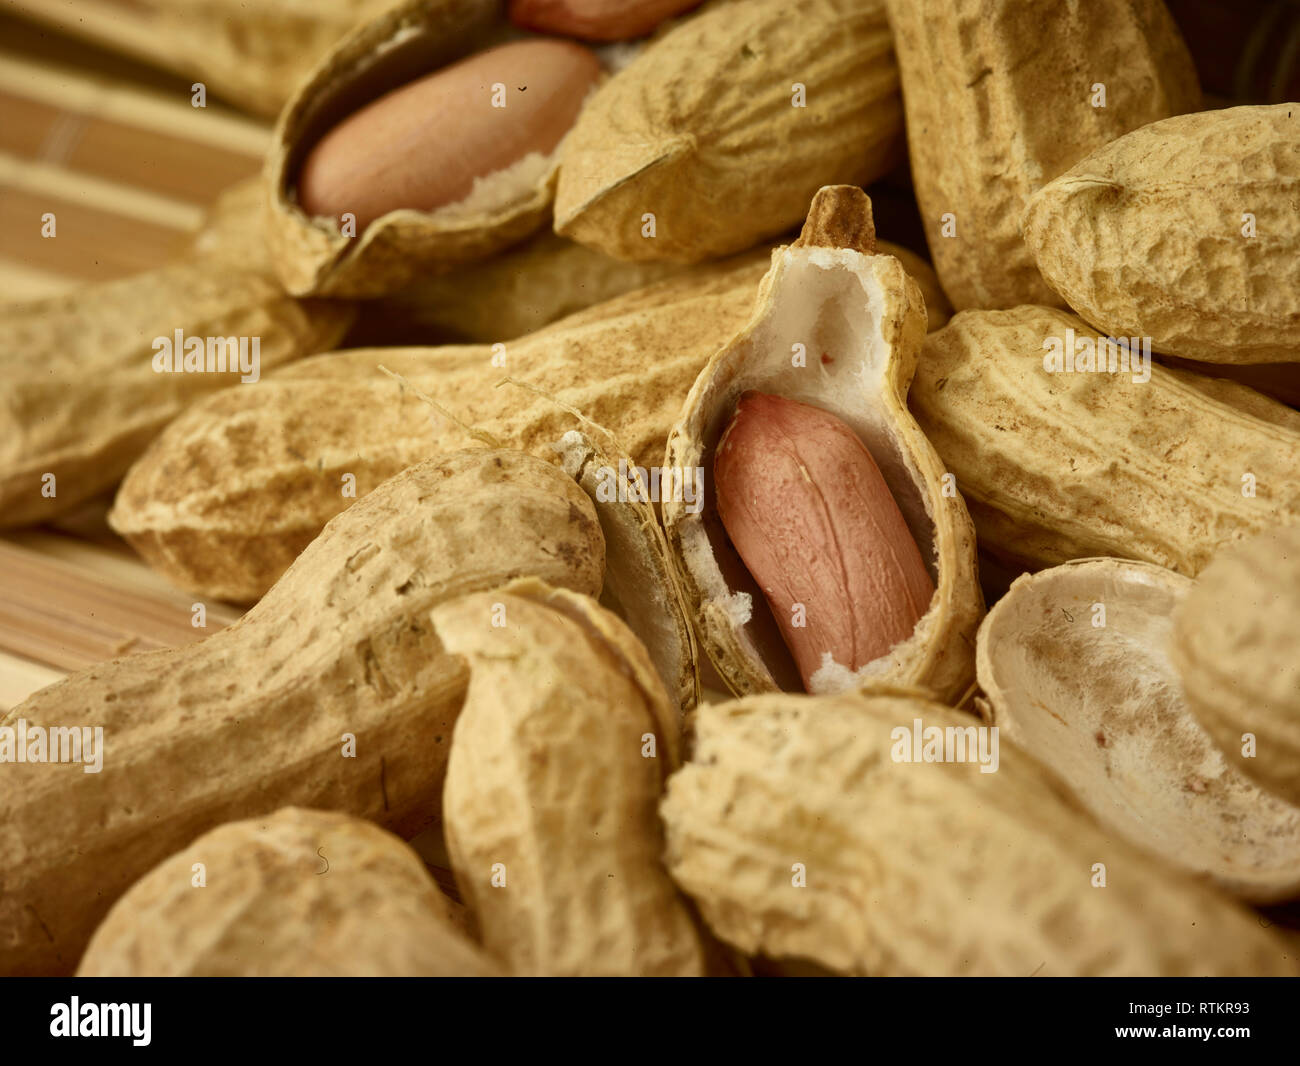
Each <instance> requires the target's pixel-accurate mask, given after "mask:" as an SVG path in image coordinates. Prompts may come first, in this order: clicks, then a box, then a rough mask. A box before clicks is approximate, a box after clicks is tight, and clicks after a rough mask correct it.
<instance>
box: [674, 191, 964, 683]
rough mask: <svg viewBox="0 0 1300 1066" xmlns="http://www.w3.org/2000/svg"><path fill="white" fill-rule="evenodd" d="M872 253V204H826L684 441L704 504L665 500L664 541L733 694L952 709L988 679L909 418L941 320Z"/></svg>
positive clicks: (826, 198)
mask: <svg viewBox="0 0 1300 1066" xmlns="http://www.w3.org/2000/svg"><path fill="white" fill-rule="evenodd" d="M874 248H875V232H874V225H873V223H872V218H871V203H870V201H869V200H868V199H867V197H866V195H865V194H864V193H863V192H862V190H861V189H857V188H854V187H852V186H830V187H827V188H824V189H822V190H821V191H820V192H819V193H818V194H817V196H816V197H815V198H814V200H813V204H812V208H811V211H810V212H809V215H808V221H807V222H806V223H805V225H804V229H803V234H802V236H801V237H800V238H799V240H798V241H796V242H795V243H794V244H793V245H791V246H789V247H786V248H781V249H778V250H777V251H776V252H775V253H773V258H772V267H771V269H770V270H769V272H768V274H767V275H766V276H765V278H764V279H763V282H762V284H761V286H760V288H759V296H758V303H757V307H756V310H755V312H754V315H753V317H752V319H751V320H750V322H749V324H748V325H746V326H745V327H744V328H743V329H742V330H741V332H740V333H739V334H737V335H736V337H735V338H733V339H732V341H731V342H730V343H728V344H727V345H726V346H725V347H724V348H723V349H722V350H721V351H720V352H718V354H717V355H715V356H714V357H713V359H712V360H711V361H710V362H709V364H708V366H706V367H705V369H704V370H703V371H702V372H701V374H700V377H699V378H698V379H697V380H696V382H695V385H694V387H693V388H692V390H691V393H690V395H689V397H688V398H687V400H686V404H685V406H684V408H683V411H682V415H681V418H680V420H679V421H678V423H677V425H676V426H675V427H674V428H673V431H672V434H671V435H670V437H669V440H668V449H667V457H666V460H665V464H664V465H665V469H666V470H669V471H681V472H682V477H683V478H684V479H685V477H686V476H687V474H688V473H694V474H695V475H696V476H699V477H702V480H703V483H704V485H705V490H704V493H703V496H702V498H701V500H700V501H699V503H698V504H697V505H692V504H690V503H688V502H686V501H683V500H673V499H665V500H664V501H663V516H664V526H665V529H666V531H667V533H668V539H669V543H670V545H671V546H672V548H673V550H674V552H675V553H676V556H677V561H678V564H679V568H680V570H681V572H682V577H683V581H684V583H685V587H686V593H687V596H688V599H689V600H690V602H691V605H692V609H693V610H694V612H695V621H696V628H697V633H698V635H699V637H700V640H701V642H702V643H703V645H704V647H705V649H706V650H707V652H708V654H709V656H710V658H711V659H712V660H713V663H714V665H715V666H716V667H717V670H718V673H719V674H720V675H721V676H722V678H723V680H724V681H725V682H726V683H727V685H728V686H729V687H730V688H731V689H732V691H734V692H736V693H741V694H743V693H749V692H763V691H773V690H780V689H784V690H787V691H801V690H803V689H807V690H809V691H812V692H835V691H842V690H844V689H848V688H852V687H855V686H856V685H858V684H860V683H862V682H864V681H866V680H868V679H875V680H881V681H888V682H892V683H895V684H904V685H911V686H917V687H922V688H924V689H926V690H928V691H930V692H932V693H934V694H935V695H936V696H938V697H940V698H941V699H945V700H953V699H957V698H958V697H960V696H961V695H962V693H963V692H965V691H966V690H967V688H968V686H969V685H970V684H971V683H972V681H973V677H974V637H975V629H976V627H977V626H978V624H979V619H980V617H981V616H982V614H983V599H982V595H981V592H980V589H979V586H978V584H977V581H976V573H975V536H974V530H973V528H972V525H971V520H970V517H969V515H968V514H967V512H966V506H965V504H964V503H963V501H962V499H961V497H960V495H958V493H957V490H956V488H955V483H954V481H953V479H952V478H951V477H946V476H945V471H944V468H943V464H942V462H941V461H940V459H939V457H938V455H937V454H936V453H935V451H934V449H933V448H932V447H931V446H930V443H929V442H928V441H927V440H926V438H925V436H924V435H923V434H922V433H921V431H920V429H919V428H918V427H917V425H916V422H915V421H914V420H913V419H912V416H911V414H910V413H909V412H908V410H907V389H908V385H909V383H910V382H911V378H912V374H913V371H914V369H915V366H916V353H917V350H918V349H919V347H920V344H921V340H922V338H923V337H924V335H925V330H926V312H925V307H924V304H923V301H922V298H921V293H920V290H919V289H918V287H917V285H916V283H915V282H914V281H913V280H912V279H911V278H910V277H909V276H908V275H907V273H906V271H905V270H904V268H903V266H902V265H901V264H900V263H899V261H898V260H897V259H895V258H893V257H892V256H886V255H874V254H873V251H874ZM746 394H748V396H747V395H746ZM755 397H756V398H755ZM800 425H806V426H808V427H809V428H808V432H807V439H801V438H802V437H804V436H805V435H804V434H803V433H802V432H801V431H800V430H799V428H798V427H799V426H800ZM729 430H730V431H731V435H730V436H729V437H728V438H727V440H725V441H724V434H726V433H728V431H729ZM814 437H815V438H816V439H814ZM854 437H856V440H854V439H853V438H854ZM846 438H847V439H846ZM720 444H722V445H724V446H723V447H720ZM823 445H825V446H823ZM832 445H833V448H832V447H831V446H832ZM801 447H802V450H801ZM855 449H856V452H857V454H856V455H855V454H853V453H854V450H855ZM751 450H752V453H751ZM832 450H833V451H835V452H837V453H839V454H838V455H836V456H834V457H832V459H831V460H830V461H825V462H824V461H823V457H824V455H825V454H827V453H828V452H829V451H832ZM737 451H739V452H740V453H741V454H739V455H735V454H734V453H736V452H737ZM715 462H716V463H717V466H716V467H715ZM764 470H767V471H768V472H767V473H766V474H762V471H764ZM756 471H757V472H759V473H760V475H761V476H762V477H766V483H765V484H754V483H753V480H752V478H749V477H748V474H747V473H746V472H748V473H754V472H756ZM859 474H861V476H859ZM729 476H732V477H740V479H741V480H740V482H739V483H735V484H730V483H728V477H729ZM720 477H721V478H722V480H721V481H720V480H719V478H720ZM882 479H883V486H882V484H881V480H882ZM719 493H721V494H722V495H721V497H720V495H719ZM720 498H721V499H722V501H723V505H724V506H723V507H722V508H720V507H719V499H720ZM729 501H730V502H729ZM724 523H725V526H724ZM873 537H874V538H876V540H877V543H875V544H871V543H867V541H869V540H870V539H871V538H873ZM918 567H919V568H921V573H920V574H919V575H918V574H917V572H916V570H917V568H918ZM894 608H897V609H894ZM909 610H910V611H911V612H912V613H911V614H910V616H908V613H907V612H908V611H909ZM900 626H901V629H900ZM873 627H879V629H878V630H877V631H876V632H872V629H873ZM900 633H901V634H902V635H901V636H900Z"/></svg>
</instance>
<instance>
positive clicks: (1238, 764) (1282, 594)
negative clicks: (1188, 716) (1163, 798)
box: [1171, 526, 1300, 805]
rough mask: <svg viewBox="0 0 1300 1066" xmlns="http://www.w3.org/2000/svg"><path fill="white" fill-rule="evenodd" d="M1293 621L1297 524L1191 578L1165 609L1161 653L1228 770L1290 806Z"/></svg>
mask: <svg viewBox="0 0 1300 1066" xmlns="http://www.w3.org/2000/svg"><path fill="white" fill-rule="evenodd" d="M1298 620H1300V527H1296V526H1286V527H1281V528H1270V529H1267V530H1264V531H1262V532H1261V533H1259V534H1257V535H1256V536H1254V537H1252V538H1250V539H1249V540H1246V541H1243V542H1241V543H1239V544H1234V545H1232V546H1231V547H1230V548H1228V549H1226V550H1224V551H1223V552H1222V553H1221V554H1220V555H1217V556H1216V557H1215V558H1214V559H1213V561H1211V563H1210V565H1209V566H1207V567H1206V568H1205V569H1204V570H1203V571H1202V572H1201V574H1200V576H1199V577H1198V578H1197V580H1196V584H1195V586H1193V588H1192V589H1191V591H1190V592H1188V594H1187V596H1186V597H1185V598H1184V599H1183V601H1182V603H1180V604H1179V606H1178V608H1177V609H1176V610H1175V612H1174V636H1173V641H1172V645H1171V648H1172V653H1173V662H1174V666H1175V668H1176V669H1177V671H1178V674H1179V676H1180V677H1181V678H1182V683H1183V690H1184V692H1185V693H1186V694H1187V701H1188V703H1189V704H1190V705H1191V708H1192V710H1193V711H1194V712H1195V714H1196V717H1197V718H1198V719H1199V720H1200V723H1201V724H1202V725H1203V726H1204V727H1205V728H1206V729H1207V730H1208V731H1209V733H1210V735H1211V736H1212V737H1213V738H1214V739H1215V741H1216V743H1218V745H1219V747H1220V748H1221V749H1222V750H1223V753H1224V755H1225V756H1226V757H1227V760H1228V762H1229V764H1230V765H1231V766H1233V767H1235V768H1236V769H1238V770H1240V771H1241V772H1242V773H1243V774H1245V775H1246V776H1247V777H1249V778H1250V779H1251V780H1253V781H1256V782H1258V783H1259V784H1260V785H1261V786H1262V787H1263V788H1265V789H1267V790H1268V791H1269V792H1271V793H1273V794H1275V795H1277V796H1279V797H1281V798H1282V799H1284V800H1286V801H1287V802H1288V803H1291V804H1297V805H1300V656H1297V655H1296V634H1297V629H1298V627H1297V621H1298ZM1246 734H1250V737H1251V738H1252V739H1253V741H1254V744H1253V752H1254V753H1253V754H1252V755H1249V756H1248V755H1246V754H1245V751H1244V750H1243V748H1244V745H1245V742H1246V740H1247V737H1246Z"/></svg>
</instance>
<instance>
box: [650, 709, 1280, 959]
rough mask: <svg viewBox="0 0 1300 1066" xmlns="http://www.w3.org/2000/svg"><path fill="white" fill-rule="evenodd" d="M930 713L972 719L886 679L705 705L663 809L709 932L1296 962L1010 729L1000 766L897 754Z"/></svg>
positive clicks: (782, 944)
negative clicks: (1077, 794) (1056, 774)
mask: <svg viewBox="0 0 1300 1066" xmlns="http://www.w3.org/2000/svg"><path fill="white" fill-rule="evenodd" d="M917 720H920V721H921V723H922V726H923V728H930V727H939V728H940V729H949V728H951V729H962V730H965V729H969V728H971V727H973V726H975V725H976V724H977V722H976V720H975V719H974V718H972V717H971V716H969V715H966V714H962V713H960V712H957V711H953V710H951V709H949V708H947V707H942V706H940V705H938V704H935V703H930V702H927V701H925V700H921V699H916V698H914V697H908V696H905V695H902V694H899V693H884V692H882V693H870V692H869V693H867V694H866V695H865V696H863V695H858V694H847V693H846V694H843V695H839V696H824V697H812V696H791V695H785V694H775V695H766V696H752V697H749V698H746V699H743V700H736V701H733V702H730V703H720V704H706V705H704V706H702V707H701V708H700V709H699V710H698V711H697V712H696V713H695V718H694V732H695V738H696V740H695V751H694V755H693V758H692V761H691V762H689V763H687V764H686V765H685V766H684V767H683V768H682V769H681V770H679V771H678V772H677V773H675V774H673V776H672V777H671V778H670V779H669V781H668V791H667V795H666V796H665V798H664V801H663V803H662V805H661V808H660V810H661V813H662V815H663V818H664V823H665V826H666V833H667V841H668V860H667V861H668V870H669V872H670V873H671V874H672V876H673V879H674V880H675V881H676V882H677V884H678V885H679V886H681V888H682V889H683V890H684V891H685V892H686V893H687V894H688V895H689V896H690V897H691V898H692V899H694V901H695V903H696V905H697V906H698V907H699V909H700V913H701V914H702V916H703V917H704V920H705V921H706V922H707V923H708V925H709V927H710V928H711V929H712V930H713V932H714V933H716V934H717V935H718V936H719V937H721V938H722V939H724V940H726V941H727V942H729V943H731V944H733V945H735V946H736V947H738V948H740V949H741V950H742V951H745V952H748V953H750V954H756V953H759V954H762V955H765V956H769V957H772V958H777V959H783V958H797V959H802V960H808V961H811V962H814V963H817V964H819V965H821V966H824V967H826V968H828V969H831V970H834V971H836V972H838V973H847V974H864V975H871V976H877V977H889V976H909V975H911V976H917V975H926V976H931V977H933V976H973V975H1000V976H1010V975H1019V976H1027V975H1029V974H1044V975H1045V974H1055V975H1059V976H1105V975H1114V974H1127V975H1137V976H1160V975H1247V974H1251V975H1264V974H1272V975H1279V976H1281V975H1294V974H1297V973H1300V965H1298V964H1297V961H1296V956H1295V953H1294V949H1292V948H1289V947H1288V946H1287V945H1286V944H1285V943H1284V942H1282V941H1281V940H1279V939H1275V938H1274V937H1273V936H1272V935H1271V934H1269V933H1268V932H1266V931H1265V930H1264V929H1262V928H1260V924H1259V922H1258V920H1257V918H1256V916H1255V915H1253V914H1251V913H1250V912H1248V911H1246V910H1245V909H1244V908H1242V907H1240V906H1239V905H1237V904H1236V903H1234V902H1232V901H1230V900H1228V899H1226V898H1225V897H1223V896H1221V895H1219V894H1218V893H1216V892H1214V891H1212V890H1210V889H1209V888H1207V887H1206V886H1205V885H1203V884H1201V883H1200V882H1198V881H1196V880H1194V879H1192V878H1190V877H1187V876H1185V875H1181V874H1177V873H1175V872H1173V871H1171V870H1169V869H1168V868H1167V867H1165V866H1163V865H1162V864H1161V863H1159V862H1157V861H1155V860H1152V859H1150V858H1148V857H1147V856H1145V855H1144V854H1142V853H1141V852H1139V851H1137V850H1136V849H1134V848H1132V847H1131V846H1130V845H1128V844H1125V843H1124V842H1123V841H1122V840H1118V839H1116V838H1114V837H1113V836H1112V835H1111V834H1108V833H1107V832H1105V831H1103V830H1101V829H1099V828H1098V827H1097V826H1096V824H1095V823H1094V822H1093V821H1092V820H1091V818H1089V817H1088V816H1087V815H1085V814H1083V813H1082V812H1080V811H1079V809H1078V808H1077V807H1075V806H1074V805H1073V804H1071V803H1069V802H1068V801H1066V800H1065V799H1063V798H1062V797H1061V795H1060V794H1059V792H1058V791H1057V786H1056V785H1055V783H1054V781H1052V780H1051V778H1049V777H1048V776H1047V775H1046V774H1045V773H1044V772H1043V771H1042V770H1041V769H1040V767H1039V766H1038V765H1037V764H1036V763H1034V762H1033V761H1032V760H1031V759H1029V758H1028V757H1027V756H1025V755H1024V754H1023V753H1022V752H1021V751H1019V750H1018V749H1016V748H1014V747H1012V746H1011V745H1010V744H1001V745H1000V750H999V753H998V768H997V772H996V773H984V772H982V769H983V767H982V766H981V765H979V764H978V763H977V762H975V761H969V762H925V761H907V762H904V761H895V758H893V757H891V756H892V755H893V754H894V753H897V752H898V751H899V745H900V743H905V744H909V745H910V742H911V741H910V738H911V737H912V736H913V731H914V729H915V722H916V721H917ZM1096 863H1104V864H1105V868H1106V883H1105V887H1098V886H1097V876H1098V875H1097V871H1096V870H1095V869H1094V864H1096ZM800 877H802V879H803V883H802V884H800V883H799V879H800Z"/></svg>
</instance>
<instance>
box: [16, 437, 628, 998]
mask: <svg viewBox="0 0 1300 1066" xmlns="http://www.w3.org/2000/svg"><path fill="white" fill-rule="evenodd" d="M603 567H604V545H603V542H602V540H601V534H600V526H599V524H598V523H597V521H596V516H595V513H594V511H593V510H592V507H591V503H590V502H589V501H588V499H587V497H586V495H585V494H584V493H583V492H582V490H581V489H579V488H578V486H577V485H576V484H574V482H573V480H572V478H570V477H568V475H566V474H565V473H564V472H563V471H562V470H559V469H558V468H556V467H554V466H551V465H549V464H547V463H544V462H542V461H540V460H538V459H535V458H533V457H532V456H528V455H524V454H522V453H518V452H510V451H494V450H477V451H469V452H459V453H455V454H452V455H447V456H441V457H437V458H434V459H429V460H426V461H424V462H421V463H418V464H417V465H415V466H412V467H410V468H409V469H407V470H404V471H402V472H401V473H400V474H398V475H397V476H396V477H394V478H392V479H391V480H389V481H387V482H386V483H385V484H384V485H382V486H381V487H380V488H379V489H377V490H376V491H375V492H373V493H371V494H370V495H368V496H367V497H366V498H365V499H363V500H360V501H358V503H357V505H356V506H355V507H352V508H350V509H349V510H348V511H347V513H346V514H343V515H339V516H338V518H336V519H335V520H334V521H333V522H331V523H330V524H329V525H328V526H327V527H326V528H325V530H324V531H323V532H322V533H321V535H320V536H319V537H318V538H317V539H316V540H315V541H314V542H313V543H312V545H311V546H310V547H309V548H308V549H307V550H306V551H304V552H303V553H302V555H301V556H300V557H299V558H298V560H297V561H296V562H295V563H294V565H293V566H292V567H291V568H290V569H289V571H288V572H287V573H286V574H285V575H284V577H283V579H282V580H281V581H279V582H278V583H277V584H276V586H275V587H274V588H273V589H272V590H271V591H270V592H268V593H267V595H266V596H265V597H263V599H262V600H261V601H260V602H259V603H258V604H257V605H256V606H255V607H254V608H253V609H252V610H251V611H249V612H248V613H247V614H246V615H244V616H243V617H242V618H241V619H240V620H239V621H238V622H236V623H235V624H234V625H232V626H230V627H229V628H226V629H222V630H219V631H218V632H216V633H214V634H213V635H212V636H210V637H208V638H207V639H206V640H203V641H201V642H199V643H197V644H191V645H188V646H185V647H182V648H178V649H171V650H165V651H156V652H147V653H143V654H140V655H134V656H130V657H128V658H124V659H115V660H113V661H112V662H109V663H102V664H99V665H96V666H94V667H91V668H89V669H87V670H84V671H82V672H81V673H78V674H74V675H72V676H71V677H69V678H67V679H65V680H63V681H60V682H58V683H57V684H54V685H51V686H50V687H48V688H45V689H42V690H41V691H40V692H38V693H36V694H35V695H34V696H32V697H31V698H29V699H28V700H26V701H25V702H24V703H22V704H20V705H19V706H17V707H15V708H13V709H12V710H11V711H10V712H9V713H8V714H7V715H5V716H4V718H3V719H0V725H4V726H9V727H15V726H16V723H17V722H18V721H19V720H20V719H22V720H24V721H26V722H27V723H28V725H29V726H40V727H42V728H50V727H56V726H67V725H73V724H77V723H88V724H91V725H97V726H102V727H103V729H104V736H105V738H106V743H107V745H108V747H107V751H106V754H105V757H104V761H103V767H102V769H101V770H100V772H98V773H85V772H83V768H82V767H81V766H80V765H77V764H75V763H32V762H26V763H6V764H5V767H4V772H3V774H0V854H3V855H4V856H5V861H4V863H3V864H2V865H0V973H4V974H33V973H67V972H68V971H70V970H71V969H72V967H73V966H74V965H75V964H76V961H77V959H78V957H79V956H80V954H81V951H82V949H83V948H84V947H85V944H86V941H87V939H88V938H89V936H90V934H91V932H92V931H93V929H94V927H95V925H96V924H97V923H98V921H99V920H100V918H102V917H103V915H104V912H105V911H106V910H107V909H108V907H109V906H110V905H111V904H112V903H113V901H114V900H115V899H116V898H117V897H118V896H119V895H120V894H121V893H122V892H123V891H124V890H125V889H126V888H127V887H128V886H129V885H130V884H131V882H132V881H134V880H135V879H136V878H138V877H140V876H141V875H142V874H144V873H145V872H146V871H147V870H149V869H150V868H151V867H153V866H154V865H156V864H157V863H158V862H159V861H160V860H162V859H163V858H165V857H166V856H167V855H169V854H171V853H172V852H173V851H175V850H176V849H177V848H178V847H180V846H182V845H184V844H185V843H186V842H188V841H190V840H193V839H194V838H195V837H196V836H198V835H199V834H200V833H203V832H206V831H207V830H209V829H211V828H213V827H214V826H216V825H218V824H219V823H221V822H224V821H230V820H232V819H236V818H249V817H254V816H257V815H260V814H265V813H268V812H270V811H273V810H275V809H276V808H278V807H281V806H284V805H285V804H292V805H300V806H312V807H320V808H323V809H329V810H338V811H343V812H346V813H349V814H354V815H357V816H358V817H365V818H371V819H373V820H375V821H377V822H379V823H380V824H382V825H384V826H385V827H387V828H389V829H392V830H393V831H394V832H398V833H400V834H403V835H413V834H414V833H416V832H418V831H419V830H420V829H421V828H423V827H424V826H425V825H427V824H429V823H430V822H431V821H433V820H434V819H436V818H437V816H438V807H439V802H438V801H439V796H440V794H441V788H442V779H443V772H444V770H445V767H446V758H447V748H448V745H449V742H450V735H451V728H452V725H453V723H454V722H455V719H456V715H457V713H458V712H459V710H460V705H461V701H462V699H463V697H464V692H465V684H466V681H467V680H468V679H467V676H466V674H465V671H464V669H463V668H462V667H461V665H460V664H459V661H458V660H456V659H454V658H451V657H450V656H448V655H447V654H446V653H445V652H444V651H443V649H442V645H441V644H440V642H439V641H438V638H437V637H436V636H435V634H434V632H433V630H432V627H431V626H430V624H429V621H428V612H429V610H430V609H431V608H432V607H433V606H434V605H436V604H437V603H440V602H442V601H443V600H446V599H450V598H453V597H455V596H459V595H462V594H465V593H469V592H473V591H476V590H478V589H484V588H493V587H495V586H497V585H500V584H502V583H504V582H506V581H509V580H511V579H512V578H515V577H519V576H522V575H526V574H536V575H537V576H539V577H541V578H544V579H546V580H547V581H549V582H551V583H552V584H555V585H560V586H572V587H574V588H577V589H581V590H582V591H584V592H588V593H592V594H595V593H597V592H599V590H600V586H601V580H602V577H603ZM345 735H351V736H353V737H355V743H356V752H355V757H354V758H347V757H344V744H345V739H346V737H345Z"/></svg>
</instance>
